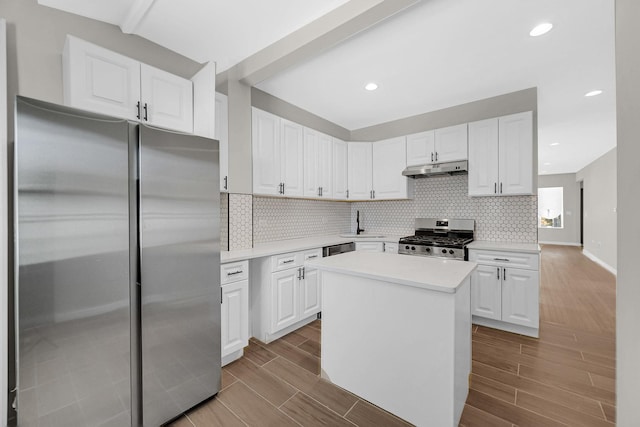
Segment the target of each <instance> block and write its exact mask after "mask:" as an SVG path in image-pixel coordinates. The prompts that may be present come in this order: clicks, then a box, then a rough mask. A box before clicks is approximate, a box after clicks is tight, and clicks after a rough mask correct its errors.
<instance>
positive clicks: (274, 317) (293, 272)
mask: <svg viewBox="0 0 640 427" xmlns="http://www.w3.org/2000/svg"><path fill="white" fill-rule="evenodd" d="M301 268H302V267H300V268H290V269H288V270H283V271H279V272H277V273H272V274H271V332H270V333H272V334H273V333H275V332H277V331H279V330H280V329H283V328H286V327H287V326H289V325H293V324H294V323H296V322H297V321H298V320H299V319H300V312H299V309H300V303H299V300H300V294H299V292H300V290H299V289H300V280H299V276H300V273H301V271H300V270H301Z"/></svg>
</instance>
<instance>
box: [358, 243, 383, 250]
mask: <svg viewBox="0 0 640 427" xmlns="http://www.w3.org/2000/svg"><path fill="white" fill-rule="evenodd" d="M356 251H368V252H384V243H383V242H356Z"/></svg>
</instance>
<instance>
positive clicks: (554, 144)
mask: <svg viewBox="0 0 640 427" xmlns="http://www.w3.org/2000/svg"><path fill="white" fill-rule="evenodd" d="M549 145H550V146H551V147H557V146H558V145H560V143H559V142H552V143H551V144H549Z"/></svg>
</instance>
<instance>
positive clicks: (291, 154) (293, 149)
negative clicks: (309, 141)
mask: <svg viewBox="0 0 640 427" xmlns="http://www.w3.org/2000/svg"><path fill="white" fill-rule="evenodd" d="M302 138H303V134H302V126H301V125H299V124H297V123H294V122H291V121H289V120H286V119H280V156H281V157H280V159H281V160H280V171H281V172H280V176H281V179H282V184H283V185H282V194H283V195H286V196H302V195H303V175H302V171H303V147H302Z"/></svg>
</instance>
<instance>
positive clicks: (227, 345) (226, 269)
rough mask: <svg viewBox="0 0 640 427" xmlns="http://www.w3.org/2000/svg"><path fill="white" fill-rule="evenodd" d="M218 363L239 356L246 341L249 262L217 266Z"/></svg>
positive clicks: (227, 361) (232, 359)
mask: <svg viewBox="0 0 640 427" xmlns="http://www.w3.org/2000/svg"><path fill="white" fill-rule="evenodd" d="M220 276H221V277H220V279H221V280H220V283H221V288H222V301H221V302H222V307H221V316H220V327H221V333H220V339H221V350H222V366H224V365H227V364H228V363H230V362H232V361H234V360H236V359H239V358H240V357H242V355H243V353H244V348H245V347H246V346H247V345H249V280H248V276H249V263H248V261H241V262H237V263H228V264H222V265H221V266H220Z"/></svg>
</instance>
